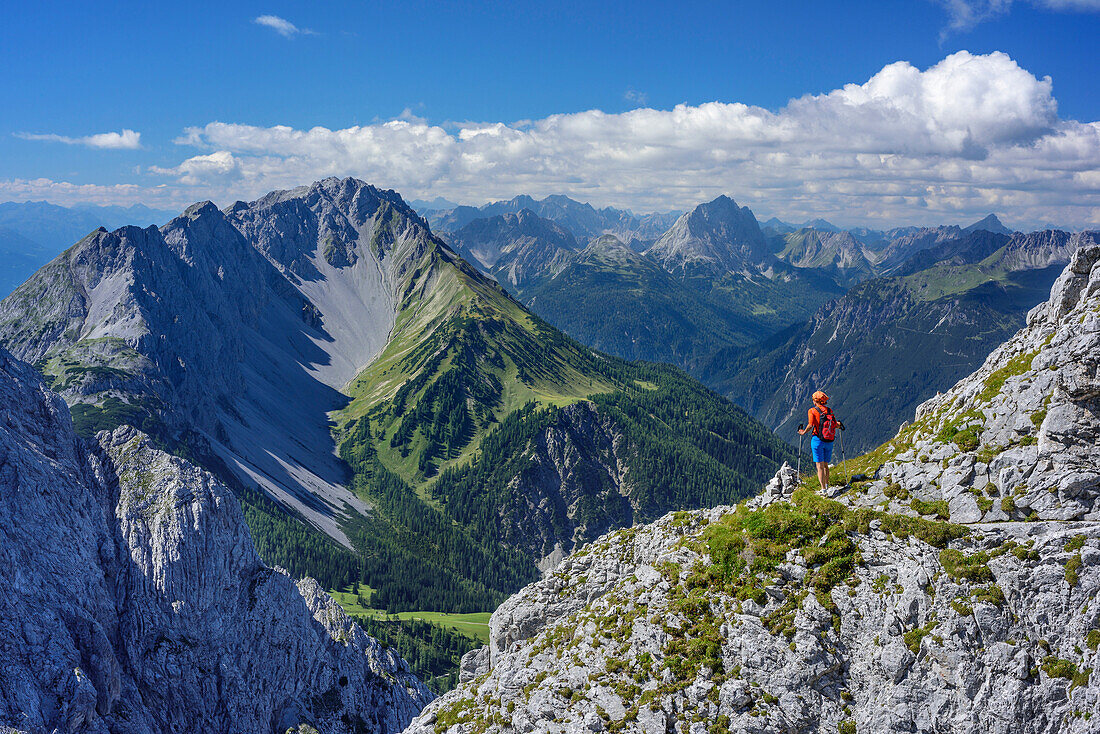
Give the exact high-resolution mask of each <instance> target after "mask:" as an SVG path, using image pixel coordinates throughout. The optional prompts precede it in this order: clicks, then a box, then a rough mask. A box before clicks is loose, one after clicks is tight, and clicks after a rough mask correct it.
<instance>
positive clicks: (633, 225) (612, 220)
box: [425, 195, 679, 249]
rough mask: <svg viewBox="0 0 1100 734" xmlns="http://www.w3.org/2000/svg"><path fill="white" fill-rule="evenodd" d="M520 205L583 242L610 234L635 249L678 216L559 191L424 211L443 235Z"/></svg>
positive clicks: (649, 241) (429, 220)
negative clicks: (596, 204)
mask: <svg viewBox="0 0 1100 734" xmlns="http://www.w3.org/2000/svg"><path fill="white" fill-rule="evenodd" d="M524 209H528V210H530V211H532V212H534V213H535V214H537V215H538V216H540V217H542V218H543V219H549V220H550V221H552V222H554V223H555V224H558V225H560V226H562V227H564V228H565V229H567V230H568V231H570V232H571V233H572V234H573V236H574V237H576V238H577V239H578V240H579V241H581V242H582V243H583V244H587V243H588V241H589V240H591V239H593V238H595V237H599V236H600V235H602V234H613V235H615V236H616V237H618V238H619V239H622V240H623V241H624V242H627V243H628V244H630V245H631V246H633V247H635V249H642V248H644V247H645V246H647V245H648V244H649V243H651V242H653V241H654V240H655V239H657V238H658V237H660V236H661V235H662V234H663V233H664V232H665V231H666V230H667V229H668V228H669V227H670V226H671V225H672V223H673V222H674V221H675V220H676V218H677V217H678V216H679V212H669V213H667V214H660V213H654V214H646V215H642V216H637V215H635V214H633V213H632V212H629V211H627V210H624V209H615V208H613V207H605V208H603V209H596V208H595V207H593V206H592V205H591V204H582V203H580V202H579V201H574V200H573V199H570V198H569V197H568V196H561V195H554V196H547V197H546V198H545V199H542V200H536V199H533V198H531V197H530V196H527V195H521V196H517V197H515V198H513V199H509V200H508V201H497V202H493V203H490V204H485V205H484V206H481V207H472V206H458V207H455V208H453V209H450V210H444V211H438V210H437V211H427V212H425V215H426V217H427V220H428V223H429V224H430V225H431V227H432V229H433V230H434V231H436V232H439V233H441V234H444V235H446V234H447V233H450V232H457V231H458V230H460V229H462V228H463V227H465V226H466V225H468V224H470V223H471V222H473V221H474V220H475V219H484V218H487V217H492V216H495V215H498V214H517V213H519V212H521V211H523V210H524Z"/></svg>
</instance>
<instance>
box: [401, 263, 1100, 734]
mask: <svg viewBox="0 0 1100 734" xmlns="http://www.w3.org/2000/svg"><path fill="white" fill-rule="evenodd" d="M1098 445H1100V247H1098V246H1095V245H1090V246H1086V247H1082V248H1081V249H1079V250H1078V251H1077V252H1076V253H1075V254H1074V256H1073V258H1072V260H1071V261H1070V263H1069V265H1068V266H1067V267H1066V269H1065V271H1064V272H1063V273H1062V275H1061V276H1060V277H1059V278H1058V280H1057V281H1056V283H1055V285H1054V287H1053V289H1052V292H1051V296H1050V300H1049V301H1048V302H1046V303H1044V304H1041V305H1040V306H1037V307H1036V308H1035V309H1033V310H1032V311H1031V312H1030V313H1029V315H1028V319H1027V326H1026V327H1025V328H1023V329H1022V330H1021V331H1020V332H1019V333H1018V334H1017V335H1016V336H1014V337H1013V338H1012V339H1010V340H1009V341H1008V342H1007V343H1006V344H1004V345H1003V346H1002V347H1000V348H999V349H997V350H996V351H995V352H994V353H993V354H992V355H990V357H989V359H988V360H987V361H986V363H985V364H984V365H983V366H982V367H981V368H980V369H979V370H978V371H977V372H975V373H974V374H972V375H970V376H969V377H967V378H965V379H963V380H961V381H960V382H959V383H958V384H957V385H956V386H955V387H954V388H952V389H951V390H949V391H948V392H946V393H944V394H942V395H939V396H937V397H935V398H934V399H932V400H930V401H928V402H927V403H925V404H923V405H922V406H920V408H919V409H918V410H917V413H916V420H914V421H913V422H912V423H911V424H909V425H906V426H905V427H903V429H902V430H901V431H900V432H899V434H898V435H897V436H896V437H895V438H894V439H893V440H891V441H889V442H888V443H886V444H884V445H883V446H881V447H880V448H878V449H877V450H876V451H874V452H871V453H869V454H867V455H865V456H862V457H860V458H859V459H856V460H853V461H851V462H849V463H848V464H847V465H845V466H841V467H838V469H837V470H836V472H837V474H839V475H840V476H841V477H842V478H844V479H850V480H851V481H850V483H849V484H847V485H846V486H845V487H844V488H843V489H842V490H841V491H840V492H839V493H837V496H835V497H824V496H822V495H821V494H820V493H817V492H814V491H812V490H811V489H810V486H811V485H813V484H814V482H813V480H812V479H809V478H807V480H806V483H805V485H804V486H799V485H800V482H799V478H798V477H797V475H796V473H795V472H794V471H793V470H791V469H790V467H784V468H782V469H781V470H780V471H779V473H778V474H777V475H776V477H775V479H773V480H772V482H771V483H770V484H769V485H768V487H767V488H766V489H765V491H764V493H763V494H762V495H761V496H760V497H758V498H755V499H753V500H751V501H749V502H746V503H744V504H742V505H740V506H738V507H719V508H715V509H711V510H700V511H691V512H676V513H671V514H669V515H666V516H665V517H664V518H662V519H661V520H659V521H657V522H655V523H653V524H650V525H644V526H636V527H633V528H630V529H626V530H620V531H617V532H614V533H611V534H609V535H607V536H605V537H603V538H601V539H600V540H598V541H596V542H593V543H591V544H589V545H588V546H586V547H584V548H582V549H580V550H579V551H577V552H576V553H574V554H573V555H571V556H570V557H568V558H566V559H565V560H564V561H563V562H562V563H561V564H560V565H559V566H558V567H557V568H556V569H554V570H552V571H550V572H548V573H547V574H546V575H544V577H543V578H542V579H541V580H540V581H538V582H536V583H534V584H531V585H530V586H528V587H526V588H524V589H523V590H522V591H521V592H520V593H518V594H516V595H515V596H513V597H512V598H510V599H509V600H508V601H507V602H505V603H504V604H503V605H502V606H501V607H500V608H499V609H498V610H497V611H496V612H495V613H494V615H493V617H492V620H491V623H490V628H491V641H490V644H489V645H488V646H487V647H485V648H483V649H481V650H478V651H475V652H472V653H470V654H469V655H468V656H467V657H466V658H465V659H464V660H463V677H464V681H465V682H464V683H463V684H462V685H460V686H459V688H457V689H456V690H454V691H452V692H451V693H449V694H447V695H445V696H443V697H442V698H440V699H438V700H437V701H435V702H434V703H432V704H431V705H430V706H429V707H428V708H427V709H426V710H425V712H424V713H423V714H421V715H420V716H419V717H418V718H417V719H416V720H415V721H414V722H413V723H412V724H411V725H410V727H409V728H408V729H407V730H406V731H407V732H409V734H429V733H433V734H443V733H444V732H446V733H447V734H473V732H504V731H509V732H510V731H518V732H600V731H629V732H688V733H690V734H704V733H707V734H718V733H721V732H732V731H737V732H761V733H763V732H777V731H783V732H822V733H824V732H830V733H832V732H837V731H839V732H842V733H850V732H933V731H952V732H1028V733H1031V732H1035V733H1038V732H1090V731H1095V730H1096V729H1097V726H1098V723H1097V720H1096V719H1095V718H1094V717H1096V716H1097V715H1098V714H1100V682H1098V681H1097V679H1096V676H1095V675H1094V670H1095V669H1096V668H1097V665H1098V659H1097V658H1098V655H1100V653H1098V648H1100V604H1098V603H1097V600H1096V596H1097V592H1098V591H1100V515H1098V512H1100V507H1098V506H1097V500H1098V499H1100V452H1098V451H1097V446H1098ZM853 472H858V473H857V474H855V475H854V476H853V475H852V473H853Z"/></svg>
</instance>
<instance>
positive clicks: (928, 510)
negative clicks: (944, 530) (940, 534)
mask: <svg viewBox="0 0 1100 734" xmlns="http://www.w3.org/2000/svg"><path fill="white" fill-rule="evenodd" d="M909 506H910V507H912V508H913V510H915V511H916V513H917V514H918V515H935V516H936V517H937V518H939V519H940V520H947V519H950V517H951V511H950V510H949V509H948V507H947V500H935V501H929V500H920V499H917V498H916V497H914V498H913V500H912V501H911V502H910V503H909Z"/></svg>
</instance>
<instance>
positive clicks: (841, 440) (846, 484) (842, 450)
mask: <svg viewBox="0 0 1100 734" xmlns="http://www.w3.org/2000/svg"><path fill="white" fill-rule="evenodd" d="M840 465H841V466H844V429H843V428H841V429H840ZM844 469H845V472H846V473H847V475H848V476H847V477H845V479H844V486H845V487H847V486H848V485H849V484H850V483H851V479H852V467H850V466H845V467H844Z"/></svg>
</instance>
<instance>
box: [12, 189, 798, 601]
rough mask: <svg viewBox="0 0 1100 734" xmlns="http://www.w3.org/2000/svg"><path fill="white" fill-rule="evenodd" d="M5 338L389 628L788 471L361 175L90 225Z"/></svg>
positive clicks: (284, 556)
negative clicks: (211, 485)
mask: <svg viewBox="0 0 1100 734" xmlns="http://www.w3.org/2000/svg"><path fill="white" fill-rule="evenodd" d="M0 343H2V344H3V345H4V346H5V347H7V348H8V349H10V350H11V351H12V352H13V353H14V354H15V355H16V356H17V357H19V358H20V359H23V360H25V361H28V362H31V363H32V364H35V365H36V366H37V367H38V369H39V370H40V371H41V372H42V373H43V374H44V375H45V376H46V377H47V379H48V381H49V382H50V384H51V386H52V387H53V389H54V390H56V391H58V392H59V393H60V394H61V395H62V396H63V397H64V398H65V399H66V401H67V402H68V403H69V405H70V406H71V409H72V412H73V415H74V421H75V424H76V426H77V428H78V430H80V431H81V432H82V433H83V434H84V435H91V434H93V433H95V432H96V431H99V430H103V429H110V428H113V427H115V426H116V425H119V424H123V423H126V424H132V425H136V426H138V427H139V428H141V429H142V430H144V431H146V432H147V433H149V434H150V435H151V436H153V438H154V440H155V441H157V442H158V444H159V445H160V446H162V447H163V448H166V449H168V450H170V451H172V452H174V453H176V454H180V455H184V456H187V457H189V458H190V459H192V460H193V461H195V462H197V463H199V464H201V465H202V466H203V467H204V468H207V469H209V470H211V471H214V472H216V473H217V474H218V475H219V476H220V477H222V478H223V480H224V481H226V482H227V484H229V485H230V486H232V487H234V488H235V489H236V491H237V492H238V494H239V495H240V496H241V498H242V499H243V500H244V502H245V504H246V515H247V517H248V520H249V524H250V527H251V529H252V532H253V534H254V536H255V537H256V543H257V547H258V549H259V550H260V552H261V554H263V556H264V558H265V559H266V560H267V561H268V562H270V563H277V564H279V565H282V566H284V567H287V568H288V569H290V570H291V572H292V573H294V574H296V575H300V574H307V573H308V574H311V575H314V576H317V577H318V578H319V579H320V580H321V581H322V583H324V584H325V585H326V586H328V587H329V588H337V587H341V586H344V585H346V584H350V583H353V582H354V581H357V580H358V581H359V582H360V583H361V584H364V585H366V586H367V587H369V588H370V594H371V603H372V604H374V605H376V606H381V607H385V608H389V609H391V610H403V609H438V610H450V611H473V610H481V609H486V608H491V607H492V606H495V604H496V603H497V602H499V601H500V600H501V599H503V598H504V597H505V596H506V595H507V594H508V593H510V592H511V591H514V590H515V589H517V588H519V587H520V586H522V585H523V584H524V583H526V582H527V581H529V580H531V579H532V578H534V577H535V576H536V575H537V567H538V564H540V563H541V562H543V561H544V560H550V559H553V558H555V557H559V556H560V555H561V554H563V553H567V552H569V551H571V550H572V549H573V548H574V547H575V546H576V545H577V544H579V543H582V542H584V541H586V540H589V539H591V538H594V537H596V536H598V535H600V534H601V533H603V532H605V531H607V530H608V529H610V528H614V527H620V526H624V525H631V524H632V523H634V522H638V521H646V520H650V519H653V518H655V517H657V516H659V515H661V514H662V513H664V512H665V511H667V510H669V509H676V508H681V507H699V506H704V505H713V504H716V503H720V502H730V501H734V500H736V499H738V498H741V497H745V496H748V495H750V494H752V493H754V492H755V491H756V489H757V488H758V487H759V486H760V484H761V482H762V481H763V480H765V479H766V478H767V477H768V476H770V475H771V474H772V473H773V472H774V471H775V468H776V466H777V465H778V463H779V462H781V461H782V460H784V459H787V458H790V457H791V452H790V449H788V448H786V447H784V445H782V444H781V443H780V442H778V441H777V440H776V439H774V438H773V437H772V436H771V434H770V432H769V431H767V429H766V428H764V427H763V426H761V425H760V424H758V423H756V422H755V421H753V420H752V419H750V418H749V417H748V416H747V415H746V414H744V413H742V412H741V411H740V410H738V409H736V408H734V407H732V406H731V405H730V404H729V403H728V402H726V401H725V400H723V399H720V398H718V397H717V396H715V395H714V394H712V393H710V392H708V391H707V390H705V389H704V388H702V387H701V386H700V385H698V384H697V383H695V382H693V381H692V380H691V379H690V378H688V377H687V376H686V375H684V374H683V373H681V372H679V371H678V370H675V369H672V368H666V367H657V366H651V365H639V364H633V363H628V362H624V361H621V360H618V359H613V358H609V357H606V356H603V355H600V354H598V353H596V352H593V351H591V350H589V349H588V348H586V347H584V346H582V345H580V344H578V343H577V342H574V341H573V340H571V339H569V338H568V337H565V336H564V335H562V334H561V333H560V332H558V331H557V330H555V329H554V328H552V327H550V326H548V325H547V324H545V323H543V322H542V321H540V320H539V319H538V318H537V317H535V316H532V315H531V314H530V313H529V312H527V311H526V310H525V309H524V308H523V307H522V306H521V305H520V304H518V303H517V302H516V301H515V300H513V299H512V298H511V297H510V296H508V295H507V294H506V293H505V292H504V291H503V290H502V289H501V288H500V287H499V286H498V285H497V284H496V283H495V282H493V281H492V280H490V279H488V278H486V277H484V276H483V275H481V274H479V273H478V272H477V271H476V270H475V269H473V268H472V267H470V266H469V265H468V264H467V263H466V262H465V261H463V260H462V259H461V258H459V257H457V256H456V255H455V254H454V253H453V251H451V250H450V249H448V248H447V247H446V245H445V244H444V243H443V242H442V241H440V240H438V239H437V238H436V237H435V236H434V235H432V233H431V232H430V231H429V229H428V228H427V226H426V224H425V223H424V222H423V220H421V219H420V218H419V217H418V216H417V215H416V214H415V213H414V212H413V211H412V210H411V209H409V208H408V207H407V206H406V205H405V203H404V202H403V201H402V200H401V198H400V196H398V195H397V194H396V193H394V192H392V191H382V190H379V189H376V188H374V187H371V186H369V185H367V184H364V183H362V182H359V181H355V180H353V179H345V180H336V179H327V180H325V181H322V182H319V183H317V184H314V185H312V186H308V187H302V188H299V189H294V190H291V191H283V192H275V193H272V194H269V195H267V196H265V197H263V198H262V199H259V200H257V201H254V202H251V203H244V202H238V203H236V204H234V205H233V206H230V207H228V208H226V209H225V210H221V211H219V210H218V209H217V208H216V207H214V206H213V205H211V204H209V203H206V204H197V205H195V206H193V207H191V208H189V209H188V210H187V211H186V212H184V214H183V215H181V216H180V217H178V218H176V219H174V220H173V221H171V222H169V223H168V224H167V225H165V226H164V227H162V228H160V229H157V228H153V227H150V228H146V229H139V228H136V227H124V228H122V229H119V230H116V231H115V232H106V231H104V230H97V231H96V232H93V233H91V234H90V235H89V236H88V237H86V238H84V239H83V240H81V241H80V242H78V243H77V244H76V245H75V246H74V247H72V248H71V249H70V250H68V251H67V252H65V253H64V254H63V255H61V256H60V257H59V258H57V259H56V260H54V261H53V262H52V263H50V264H49V265H47V266H46V267H45V268H43V269H42V270H41V271H39V272H38V273H37V274H36V275H35V276H34V277H33V278H31V279H30V280H29V281H28V282H27V283H25V284H24V285H23V286H21V287H20V288H19V289H17V290H16V291H15V292H14V293H13V294H12V295H11V296H9V297H8V298H7V299H5V300H4V301H3V302H2V304H0ZM317 531H322V532H323V533H324V534H326V535H327V536H328V537H327V538H326V537H325V536H324V535H322V534H321V533H318V532H317Z"/></svg>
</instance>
